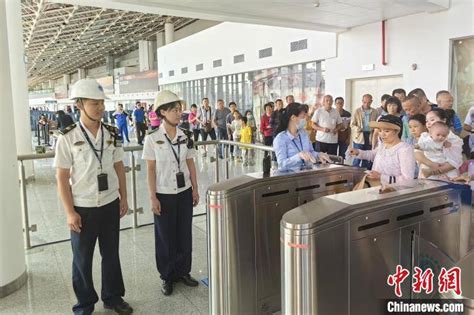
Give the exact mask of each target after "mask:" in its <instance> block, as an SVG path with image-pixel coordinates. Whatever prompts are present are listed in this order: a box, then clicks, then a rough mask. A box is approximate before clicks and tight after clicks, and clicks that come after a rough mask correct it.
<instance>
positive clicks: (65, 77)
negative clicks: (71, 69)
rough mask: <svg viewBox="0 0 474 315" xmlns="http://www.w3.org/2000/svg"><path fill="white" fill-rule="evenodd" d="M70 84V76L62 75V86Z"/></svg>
mask: <svg viewBox="0 0 474 315" xmlns="http://www.w3.org/2000/svg"><path fill="white" fill-rule="evenodd" d="M69 83H71V76H70V75H69V74H63V85H65V86H68V85H69Z"/></svg>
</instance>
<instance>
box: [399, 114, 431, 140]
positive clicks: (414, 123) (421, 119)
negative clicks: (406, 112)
mask: <svg viewBox="0 0 474 315" xmlns="http://www.w3.org/2000/svg"><path fill="white" fill-rule="evenodd" d="M408 126H409V128H410V135H411V138H409V139H407V141H405V142H408V144H411V145H416V144H417V143H418V140H419V139H420V137H421V134H422V133H424V132H427V131H428V129H426V117H425V115H423V114H416V115H413V116H412V117H410V119H409V120H408Z"/></svg>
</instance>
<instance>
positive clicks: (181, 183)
mask: <svg viewBox="0 0 474 315" xmlns="http://www.w3.org/2000/svg"><path fill="white" fill-rule="evenodd" d="M165 137H166V140H167V141H168V143H169V145H170V147H171V151H172V152H173V155H174V158H175V159H176V163H178V172H177V173H176V184H177V186H178V188H183V187H185V186H186V181H185V179H184V173H183V172H181V160H180V157H181V142H180V140H179V138H180V137H178V143H177V144H173V143H171V140H170V139H169V138H168V135H165ZM173 145H177V146H178V153H176V151H175V150H174V148H173Z"/></svg>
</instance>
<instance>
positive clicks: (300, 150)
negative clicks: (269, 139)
mask: <svg viewBox="0 0 474 315" xmlns="http://www.w3.org/2000/svg"><path fill="white" fill-rule="evenodd" d="M298 139H300V144H301V149H300V148H299V147H298V144H296V142H295V139H294V138H293V140H291V141H292V142H293V144H294V145H295V147H296V149H297V150H298V152H303V141H301V136H300V134H298Z"/></svg>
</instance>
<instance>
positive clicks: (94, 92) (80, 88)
mask: <svg viewBox="0 0 474 315" xmlns="http://www.w3.org/2000/svg"><path fill="white" fill-rule="evenodd" d="M79 98H88V99H92V100H105V99H106V98H107V97H106V96H105V93H104V88H103V87H102V86H101V85H100V84H99V83H98V82H97V81H96V80H94V79H81V80H79V81H77V82H76V83H74V85H73V86H72V88H71V99H72V100H77V99H79Z"/></svg>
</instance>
